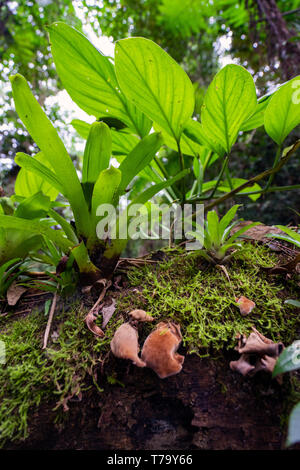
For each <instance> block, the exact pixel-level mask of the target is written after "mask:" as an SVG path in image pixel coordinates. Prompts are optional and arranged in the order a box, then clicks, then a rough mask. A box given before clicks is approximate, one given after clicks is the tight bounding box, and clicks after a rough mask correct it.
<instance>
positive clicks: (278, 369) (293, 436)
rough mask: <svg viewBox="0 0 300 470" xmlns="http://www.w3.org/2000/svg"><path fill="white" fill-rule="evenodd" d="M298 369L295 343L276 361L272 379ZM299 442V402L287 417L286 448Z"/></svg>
mask: <svg viewBox="0 0 300 470" xmlns="http://www.w3.org/2000/svg"><path fill="white" fill-rule="evenodd" d="M297 369H300V341H295V342H294V343H293V344H291V345H290V346H288V347H287V348H286V349H285V350H284V351H283V352H282V353H281V354H280V356H279V358H278V359H277V362H276V365H275V367H274V371H273V377H277V375H279V374H283V373H285V372H290V371H293V370H297ZM299 441H300V402H299V403H298V404H297V405H296V406H295V407H294V408H293V409H292V412H291V414H290V417H289V428H288V436H287V442H286V445H287V446H291V445H292V444H296V443H297V442H299Z"/></svg>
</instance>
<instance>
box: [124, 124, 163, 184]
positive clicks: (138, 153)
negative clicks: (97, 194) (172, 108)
mask: <svg viewBox="0 0 300 470" xmlns="http://www.w3.org/2000/svg"><path fill="white" fill-rule="evenodd" d="M162 143H163V139H162V136H161V134H160V133H157V132H156V133H154V134H150V135H147V136H146V137H144V138H143V139H142V140H141V141H140V142H139V143H138V144H137V146H136V147H134V149H133V150H132V151H131V152H130V153H129V154H128V155H127V157H126V158H125V159H124V160H123V161H122V163H121V165H120V167H119V170H120V171H121V173H122V180H121V184H120V188H119V190H120V192H121V193H122V192H123V191H125V189H126V188H127V186H128V184H129V183H130V182H131V181H132V179H133V178H134V177H135V176H136V175H138V174H139V173H140V171H142V170H143V169H144V168H145V167H146V166H147V165H148V164H149V163H150V162H151V160H153V158H154V156H155V154H156V152H157V151H158V150H159V149H160V147H161V146H162Z"/></svg>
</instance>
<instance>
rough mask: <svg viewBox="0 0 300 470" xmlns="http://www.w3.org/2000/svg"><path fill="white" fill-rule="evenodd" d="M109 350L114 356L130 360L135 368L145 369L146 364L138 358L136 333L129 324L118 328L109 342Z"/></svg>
mask: <svg viewBox="0 0 300 470" xmlns="http://www.w3.org/2000/svg"><path fill="white" fill-rule="evenodd" d="M110 348H111V351H112V353H113V355H114V356H116V357H119V358H121V359H130V360H131V361H132V362H133V364H135V365H136V366H138V367H145V365H146V364H145V363H144V362H143V361H142V360H141V359H140V358H139V356H138V353H139V344H138V332H137V330H136V329H135V328H134V327H133V326H131V325H130V324H129V323H123V324H122V325H121V326H119V328H118V329H117V330H116V332H115V334H114V337H113V339H112V340H111V342H110Z"/></svg>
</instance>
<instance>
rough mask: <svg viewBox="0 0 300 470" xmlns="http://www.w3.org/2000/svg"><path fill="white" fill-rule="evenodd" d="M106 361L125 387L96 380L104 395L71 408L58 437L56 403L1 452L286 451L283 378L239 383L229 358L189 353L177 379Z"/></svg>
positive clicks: (95, 395)
mask: <svg viewBox="0 0 300 470" xmlns="http://www.w3.org/2000/svg"><path fill="white" fill-rule="evenodd" d="M109 362H110V366H109V369H110V370H113V371H117V379H118V381H120V382H121V383H122V384H123V386H122V385H121V384H120V383H119V384H118V383H117V384H116V385H111V384H110V385H109V384H107V385H103V384H102V383H100V386H103V388H104V391H103V393H98V392H96V391H95V388H94V389H93V390H92V391H90V392H87V393H86V395H85V396H84V397H83V399H82V400H81V401H80V402H78V401H77V402H73V403H70V404H69V406H70V410H69V411H68V412H67V413H65V418H64V421H65V424H64V427H63V429H62V430H61V431H60V432H59V430H58V429H57V427H55V425H54V424H53V421H54V418H55V415H56V414H57V411H55V412H54V411H53V408H54V406H53V404H49V405H47V406H46V407H42V408H41V409H40V410H39V412H38V413H37V414H35V416H34V418H33V419H32V418H31V421H30V436H29V438H28V439H27V440H26V441H25V442H23V443H18V444H16V443H10V444H8V445H7V446H6V448H7V449H54V450H55V449H85V450H96V449H97V450H111V449H114V450H142V449H147V450H164V449H165V450H191V449H210V450H216V449H257V450H258V449H280V448H282V447H283V446H284V440H285V436H284V430H283V429H282V428H281V418H282V415H283V413H286V409H285V404H284V400H283V397H284V396H285V397H286V395H287V389H289V378H288V376H285V377H284V385H279V384H278V383H277V381H276V380H272V379H271V378H270V376H266V375H263V373H261V375H260V373H259V374H257V375H256V376H255V377H254V378H252V379H250V378H244V377H242V376H241V375H239V374H237V373H235V372H233V371H231V370H230V368H229V359H223V358H220V359H218V360H212V359H209V358H205V359H200V358H199V357H197V356H195V355H192V356H188V357H187V358H186V360H185V363H184V367H183V370H182V372H181V373H180V374H179V375H176V376H173V377H170V378H168V379H164V380H160V379H159V378H158V377H157V376H156V375H155V374H154V372H153V371H151V370H150V369H139V368H137V367H134V366H133V365H132V364H131V363H130V364H129V362H127V361H120V360H119V361H117V360H116V359H114V358H112V359H111V360H110V361H109ZM107 367H108V366H106V368H107ZM106 372H107V374H108V375H109V373H108V371H106ZM111 373H112V374H113V372H111ZM102 381H103V382H105V383H107V382H106V380H104V379H103V380H102ZM100 382H101V380H100Z"/></svg>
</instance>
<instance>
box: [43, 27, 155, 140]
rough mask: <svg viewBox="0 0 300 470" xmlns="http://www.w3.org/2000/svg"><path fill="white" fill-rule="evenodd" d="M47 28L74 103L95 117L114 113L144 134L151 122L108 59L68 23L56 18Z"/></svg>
mask: <svg viewBox="0 0 300 470" xmlns="http://www.w3.org/2000/svg"><path fill="white" fill-rule="evenodd" d="M49 31H50V42H51V50H52V55H53V59H54V62H55V66H56V69H57V73H58V75H59V76H60V79H61V81H62V83H63V85H64V87H65V89H66V90H67V92H68V93H69V95H70V96H71V98H72V99H73V100H74V101H75V103H77V104H78V106H80V108H82V109H83V110H84V111H86V112H87V113H88V114H92V115H93V116H95V117H96V118H100V117H103V116H107V117H108V116H110V117H115V118H118V119H120V121H122V122H124V123H125V124H126V125H127V126H128V127H130V128H131V129H132V130H134V132H136V133H137V134H138V135H140V136H141V137H144V136H145V135H147V134H148V132H149V130H150V128H151V122H150V120H149V119H148V118H147V117H146V116H145V115H144V114H142V113H141V112H140V111H138V110H137V109H136V108H135V106H133V105H132V104H131V103H130V102H128V101H127V99H126V97H125V96H124V95H123V94H122V93H121V91H120V89H119V85H118V82H117V79H116V75H115V70H114V66H113V64H112V63H111V61H110V60H109V59H108V58H107V57H105V56H104V55H102V54H101V52H99V51H98V50H97V49H96V48H95V47H94V46H93V45H92V44H91V43H90V41H89V40H88V39H87V38H86V37H84V36H83V35H82V34H81V33H80V32H79V31H77V30H76V29H74V28H72V27H71V26H68V25H66V24H64V23H60V22H57V23H54V24H52V25H51V26H50V27H49Z"/></svg>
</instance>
